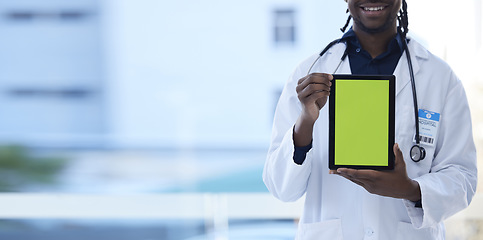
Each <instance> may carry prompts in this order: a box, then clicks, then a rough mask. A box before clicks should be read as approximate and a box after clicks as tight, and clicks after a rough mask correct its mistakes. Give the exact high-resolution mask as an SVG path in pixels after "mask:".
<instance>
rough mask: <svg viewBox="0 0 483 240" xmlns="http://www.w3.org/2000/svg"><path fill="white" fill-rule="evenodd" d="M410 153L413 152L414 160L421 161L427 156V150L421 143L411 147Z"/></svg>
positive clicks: (412, 157)
mask: <svg viewBox="0 0 483 240" xmlns="http://www.w3.org/2000/svg"><path fill="white" fill-rule="evenodd" d="M410 154H411V159H412V160H413V161H414V162H419V161H421V160H423V159H424V157H426V150H424V148H423V147H421V146H419V145H414V146H413V147H411V152H410Z"/></svg>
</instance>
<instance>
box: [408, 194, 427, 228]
mask: <svg viewBox="0 0 483 240" xmlns="http://www.w3.org/2000/svg"><path fill="white" fill-rule="evenodd" d="M403 202H404V206H406V210H407V212H408V215H409V218H410V219H411V224H412V225H413V227H414V228H416V229H420V228H422V226H423V217H424V211H423V208H420V207H417V206H416V205H417V204H416V203H415V202H413V201H410V200H406V199H404V200H403Z"/></svg>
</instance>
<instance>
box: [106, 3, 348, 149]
mask: <svg viewBox="0 0 483 240" xmlns="http://www.w3.org/2000/svg"><path fill="white" fill-rule="evenodd" d="M344 5H345V3H344V2H343V1H341V2H335V3H334V2H332V1H330V2H329V1H323V2H321V1H315V0H305V1H283V0H282V1H280V0H279V1H276V0H264V1H221V0H210V1H202V2H200V1H192V0H191V1H190V0H182V1H157V0H143V1H129V0H106V1H105V6H104V9H105V12H104V15H105V17H106V18H105V20H106V21H105V23H106V25H105V26H104V27H105V29H106V31H105V33H106V35H105V43H106V46H107V47H108V48H107V50H108V51H107V56H108V58H107V63H108V68H107V70H108V80H109V83H108V85H107V86H106V89H108V90H109V94H110V98H109V99H110V100H109V103H110V104H109V106H110V107H109V108H110V109H111V111H110V118H109V122H110V126H111V132H112V135H111V137H112V139H113V144H114V145H115V146H143V147H181V148H191V147H208V148H224V147H229V148H231V147H233V148H266V147H267V146H268V143H269V135H270V132H271V123H272V117H273V115H272V114H273V110H274V105H275V101H276V97H277V91H279V90H280V89H281V88H282V86H283V84H284V82H285V80H286V79H287V78H288V76H289V75H290V73H291V72H292V70H293V69H294V68H295V66H296V64H298V63H299V62H300V61H302V60H303V59H304V58H306V57H308V56H309V55H310V54H313V53H315V52H316V51H319V50H320V49H321V48H323V47H324V46H325V44H327V42H329V41H330V40H332V39H334V38H336V37H339V36H340V34H341V33H340V31H339V30H338V29H339V28H340V27H341V26H342V25H343V24H344V23H345V14H344V11H345V6H344ZM280 7H282V8H283V7H293V8H294V9H295V10H296V13H297V15H296V16H297V27H298V29H297V31H298V35H297V39H298V41H297V42H296V44H295V45H294V46H277V45H276V44H274V42H273V40H272V20H273V19H272V17H273V16H272V11H273V10H274V9H275V8H280ZM334 22H336V23H337V24H336V25H334Z"/></svg>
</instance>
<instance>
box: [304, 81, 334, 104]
mask: <svg viewBox="0 0 483 240" xmlns="http://www.w3.org/2000/svg"><path fill="white" fill-rule="evenodd" d="M329 94H330V88H329V87H328V86H326V85H323V84H309V85H308V86H307V87H305V88H304V89H300V90H298V97H299V99H305V98H307V97H312V99H311V100H314V101H315V100H316V99H318V98H321V97H327V96H329ZM312 95H314V96H312Z"/></svg>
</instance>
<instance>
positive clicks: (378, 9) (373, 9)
mask: <svg viewBox="0 0 483 240" xmlns="http://www.w3.org/2000/svg"><path fill="white" fill-rule="evenodd" d="M382 9H384V7H365V8H364V11H381V10H382Z"/></svg>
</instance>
